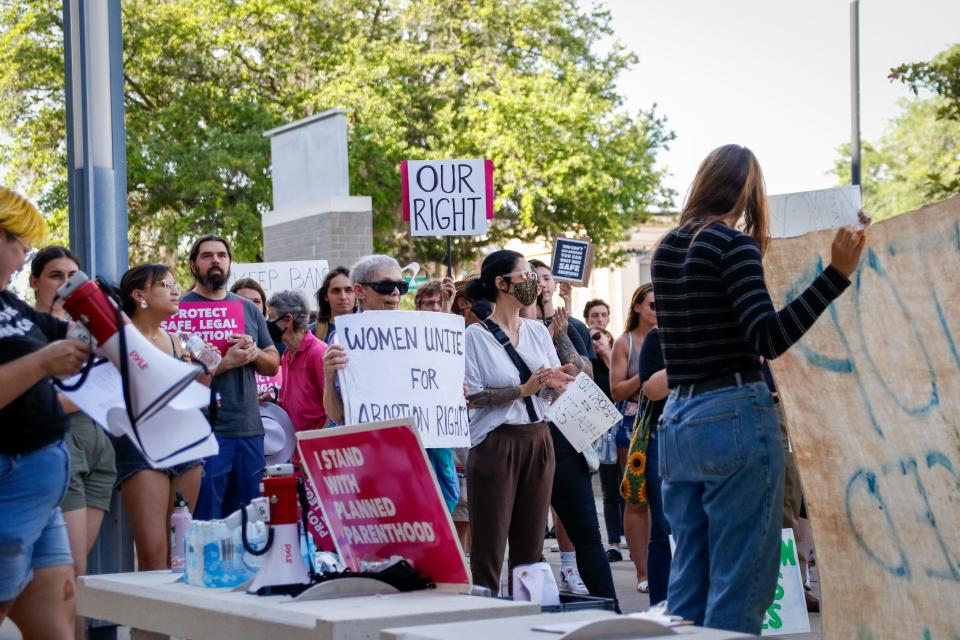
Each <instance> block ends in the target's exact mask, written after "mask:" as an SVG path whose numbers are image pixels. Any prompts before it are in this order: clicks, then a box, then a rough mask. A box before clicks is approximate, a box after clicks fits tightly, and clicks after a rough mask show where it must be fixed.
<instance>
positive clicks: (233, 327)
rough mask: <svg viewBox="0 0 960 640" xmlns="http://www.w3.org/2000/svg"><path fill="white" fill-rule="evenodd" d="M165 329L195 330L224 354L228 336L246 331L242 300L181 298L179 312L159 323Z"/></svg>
mask: <svg viewBox="0 0 960 640" xmlns="http://www.w3.org/2000/svg"><path fill="white" fill-rule="evenodd" d="M160 326H161V327H163V330H164V331H170V332H172V333H180V332H187V333H195V334H197V335H199V336H200V337H201V338H203V340H204V342H209V343H210V344H212V345H213V346H215V347H216V348H217V349H219V350H220V353H221V354H224V353H226V352H227V347H228V345H227V338H229V337H230V336H231V335H233V334H234V333H244V332H245V331H246V326H245V325H244V322H243V302H241V301H240V300H210V301H198V302H181V303H180V309H179V311H177V313H176V315H174V316H171V317H170V318H169V319H167V320H164V321H163V322H161V323H160Z"/></svg>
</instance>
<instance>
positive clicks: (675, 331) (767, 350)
mask: <svg viewBox="0 0 960 640" xmlns="http://www.w3.org/2000/svg"><path fill="white" fill-rule="evenodd" d="M765 191H766V190H765V187H764V182H763V174H762V173H761V171H760V165H759V164H758V163H757V159H756V158H755V157H754V155H753V153H751V152H750V150H749V149H746V148H744V147H740V146H737V145H727V146H724V147H720V148H719V149H716V150H714V151H712V152H711V153H710V155H708V156H707V158H706V159H705V160H704V161H703V163H702V164H701V165H700V169H699V170H698V171H697V175H696V177H695V178H694V181H693V184H692V185H691V187H690V192H689V194H688V198H687V202H686V204H685V205H684V208H683V211H682V212H681V215H680V224H679V226H678V227H677V228H676V229H673V230H671V231H670V232H668V233H667V234H666V236H664V238H663V239H662V240H661V242H660V244H659V246H658V247H657V249H656V251H655V253H654V256H653V261H652V265H651V272H652V275H653V287H654V294H655V295H656V299H657V322H658V325H659V328H660V337H661V340H662V345H663V355H664V361H665V363H666V370H667V380H668V385H669V387H670V390H671V393H670V396H669V397H668V400H667V404H666V407H665V408H664V411H663V416H662V418H661V421H660V425H659V427H658V434H659V435H658V438H657V440H658V444H659V447H660V449H659V455H660V471H661V476H662V478H663V490H662V495H663V502H664V511H665V513H666V515H667V519H668V521H669V523H670V527H671V530H672V531H673V535H674V537H675V540H676V543H677V550H676V555H675V556H674V560H673V565H672V567H671V574H670V585H669V594H668V598H667V600H668V602H669V603H670V610H671V612H672V613H674V614H676V615H680V616H683V617H684V618H686V619H690V620H693V621H694V623H696V624H698V625H705V626H708V627H716V628H720V629H728V630H731V631H742V632H746V633H752V634H759V633H760V627H761V624H762V621H763V615H764V611H766V609H767V607H768V606H769V605H770V603H771V602H772V600H773V596H774V590H775V588H776V584H777V572H778V566H779V553H778V549H779V544H780V520H781V516H782V508H783V473H784V471H783V452H782V450H781V446H780V433H779V429H778V426H777V416H776V412H775V410H774V406H773V400H772V398H771V396H770V392H769V391H768V390H767V387H766V385H765V384H764V382H763V375H762V373H761V369H760V357H761V356H762V357H764V358H767V359H773V358H776V357H777V356H779V355H780V354H781V353H783V352H784V351H786V350H787V349H788V348H789V347H790V346H791V345H792V344H793V343H795V342H796V341H797V340H799V339H800V338H801V336H803V334H804V333H805V332H806V331H807V329H809V328H810V327H811V326H812V325H813V323H814V322H815V321H816V319H817V317H818V316H819V315H820V314H821V313H823V311H824V310H825V309H826V308H827V307H828V306H829V305H830V303H831V302H832V301H833V300H834V299H835V298H837V297H838V296H839V295H840V294H841V293H842V292H843V290H844V289H846V288H847V286H849V284H850V280H849V277H850V276H851V274H853V272H854V270H855V269H856V267H857V264H858V262H859V260H860V254H861V252H862V250H863V246H864V243H865V231H864V230H862V229H854V228H851V227H848V228H843V229H840V230H838V231H837V234H836V236H835V238H834V240H833V245H832V248H831V260H830V265H829V266H828V267H827V268H826V269H824V270H823V272H822V273H821V274H820V275H818V276H817V277H816V278H815V279H814V281H813V282H812V283H811V284H810V286H809V287H808V288H807V289H806V290H805V291H804V292H803V293H802V294H800V296H799V297H797V298H796V299H795V300H793V301H792V302H791V303H790V304H788V305H787V306H786V307H784V308H783V309H782V310H780V311H776V310H774V308H773V303H772V301H771V300H770V295H769V294H768V293H767V288H766V285H765V284H764V279H763V266H762V262H761V260H762V256H763V251H764V249H765V248H766V245H767V241H768V229H769V216H768V213H767V204H766V196H765ZM861 220H862V222H864V223H866V222H869V217H868V216H867V215H866V214H865V213H863V212H861ZM739 228H742V229H743V231H740V230H738V229H739Z"/></svg>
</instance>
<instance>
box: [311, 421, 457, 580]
mask: <svg viewBox="0 0 960 640" xmlns="http://www.w3.org/2000/svg"><path fill="white" fill-rule="evenodd" d="M297 449H298V451H299V454H300V457H301V460H302V461H303V469H304V470H305V471H306V474H307V477H308V478H309V481H310V484H311V485H312V487H313V491H314V493H315V494H316V497H317V500H318V501H319V502H320V507H321V510H322V511H323V518H324V521H325V522H326V523H327V524H328V525H329V529H330V533H331V534H332V536H333V541H334V543H335V544H336V547H337V552H338V553H339V555H340V558H341V560H342V561H343V562H344V564H346V565H347V567H349V568H350V569H351V570H353V571H361V570H362V568H363V566H364V564H365V563H367V562H378V561H382V560H389V559H390V558H391V557H392V556H401V557H403V558H406V559H407V560H409V561H410V562H411V563H412V564H413V566H414V568H416V569H417V570H418V571H419V572H420V573H421V575H423V576H425V577H427V578H429V579H431V580H433V581H434V582H436V583H437V587H438V588H439V589H444V590H447V591H456V592H459V593H469V592H470V572H469V571H468V570H467V563H466V559H465V558H464V556H463V551H462V550H461V549H460V541H459V539H458V538H457V532H456V529H454V526H453V520H451V518H450V513H449V512H448V511H447V507H446V505H445V504H444V502H443V498H442V496H441V495H440V486H439V485H438V484H437V481H436V479H435V478H434V476H433V471H432V470H431V468H430V462H429V461H428V459H427V454H426V451H425V450H424V449H423V446H422V445H421V444H420V439H419V437H418V436H417V429H416V427H414V425H413V421H412V420H411V419H410V418H404V419H401V420H391V421H387V422H378V423H371V424H365V425H354V426H351V427H338V428H334V429H321V430H318V431H301V432H299V433H298V434H297Z"/></svg>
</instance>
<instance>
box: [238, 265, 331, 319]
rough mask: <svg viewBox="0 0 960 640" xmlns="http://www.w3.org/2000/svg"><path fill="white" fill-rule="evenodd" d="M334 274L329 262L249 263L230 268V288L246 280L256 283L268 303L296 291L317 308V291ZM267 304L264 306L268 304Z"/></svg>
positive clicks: (311, 306)
mask: <svg viewBox="0 0 960 640" xmlns="http://www.w3.org/2000/svg"><path fill="white" fill-rule="evenodd" d="M329 271H330V267H329V265H328V263H327V261H326V260H294V261H290V262H249V263H237V264H233V265H231V266H230V281H229V282H228V283H227V285H228V286H233V283H234V282H236V281H237V280H242V279H243V278H250V279H252V280H256V281H257V282H258V283H260V286H261V287H263V291H264V293H266V294H267V300H269V299H270V296H271V295H273V294H274V293H277V292H278V291H287V290H291V289H292V290H294V291H299V292H300V293H302V294H303V297H304V298H305V299H306V301H307V302H308V303H309V304H310V308H311V309H313V310H316V308H317V296H316V293H317V289H319V288H320V285H322V284H323V279H324V278H325V277H326V276H327V273H328V272H329ZM267 300H264V303H266V302H267Z"/></svg>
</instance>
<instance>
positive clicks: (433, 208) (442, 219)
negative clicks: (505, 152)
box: [400, 159, 493, 236]
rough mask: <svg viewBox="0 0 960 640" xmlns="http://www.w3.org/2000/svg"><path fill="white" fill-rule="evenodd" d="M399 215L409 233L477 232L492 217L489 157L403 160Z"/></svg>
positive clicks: (459, 233) (464, 234) (423, 234)
mask: <svg viewBox="0 0 960 640" xmlns="http://www.w3.org/2000/svg"><path fill="white" fill-rule="evenodd" d="M400 180H401V189H402V200H403V219H404V220H408V221H409V222H410V234H411V235H413V236H479V235H483V234H485V233H486V232H487V226H488V221H489V220H492V219H493V162H491V161H490V160H480V159H471V160H404V161H403V162H402V163H400Z"/></svg>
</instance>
